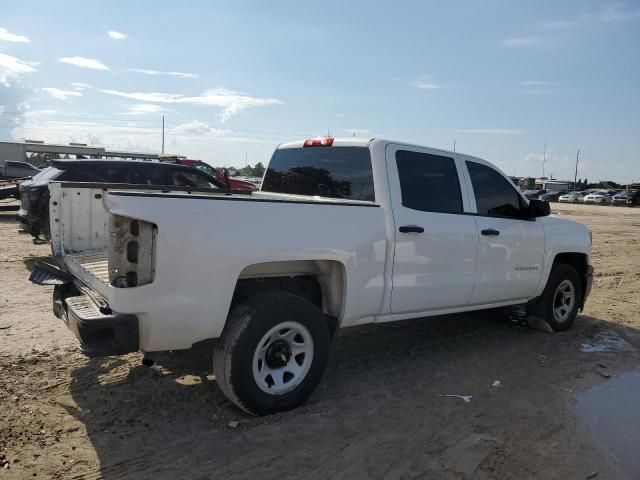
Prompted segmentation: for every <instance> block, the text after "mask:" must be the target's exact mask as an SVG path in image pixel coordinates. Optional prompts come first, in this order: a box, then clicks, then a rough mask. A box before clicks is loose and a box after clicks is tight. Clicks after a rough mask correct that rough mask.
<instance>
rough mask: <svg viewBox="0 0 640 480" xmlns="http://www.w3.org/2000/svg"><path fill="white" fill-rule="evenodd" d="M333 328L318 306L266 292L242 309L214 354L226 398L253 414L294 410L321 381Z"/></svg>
mask: <svg viewBox="0 0 640 480" xmlns="http://www.w3.org/2000/svg"><path fill="white" fill-rule="evenodd" d="M329 343H330V342H329V328H328V325H327V322H326V320H325V318H324V316H323V314H322V312H321V311H320V309H319V308H318V307H316V306H315V305H314V304H313V303H311V302H310V301H309V300H307V299H305V298H302V297H299V296H297V295H293V294H291V293H288V292H282V291H272V292H265V293H262V294H259V295H256V296H255V297H252V298H250V299H249V300H247V301H246V302H244V303H242V304H240V305H238V306H237V307H236V308H235V309H234V310H233V312H232V313H231V315H230V316H229V319H228V320H227V325H226V326H225V328H224V331H223V332H222V336H221V338H220V343H219V345H218V347H217V349H216V351H215V353H214V357H213V364H214V371H215V374H216V381H217V383H218V385H219V386H220V389H221V390H222V392H223V393H224V394H225V396H226V397H227V398H228V399H229V400H231V401H232V402H233V403H235V404H236V405H237V406H238V407H240V408H241V409H243V410H244V411H246V412H247V413H250V414H252V415H268V414H271V413H276V412H281V411H285V410H291V409H292V408H295V407H297V406H299V405H300V404H302V403H303V402H304V401H305V400H306V399H307V398H308V397H309V395H311V393H312V392H313V391H314V390H315V388H316V386H317V385H318V383H319V382H320V379H321V378H322V374H323V373H324V370H325V367H326V364H327V359H328V356H329Z"/></svg>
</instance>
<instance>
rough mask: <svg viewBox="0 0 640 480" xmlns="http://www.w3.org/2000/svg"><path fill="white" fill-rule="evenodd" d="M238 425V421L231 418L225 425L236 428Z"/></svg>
mask: <svg viewBox="0 0 640 480" xmlns="http://www.w3.org/2000/svg"><path fill="white" fill-rule="evenodd" d="M238 425H240V422H238V421H237V420H231V421H230V422H229V423H227V427H229V428H237V427H238Z"/></svg>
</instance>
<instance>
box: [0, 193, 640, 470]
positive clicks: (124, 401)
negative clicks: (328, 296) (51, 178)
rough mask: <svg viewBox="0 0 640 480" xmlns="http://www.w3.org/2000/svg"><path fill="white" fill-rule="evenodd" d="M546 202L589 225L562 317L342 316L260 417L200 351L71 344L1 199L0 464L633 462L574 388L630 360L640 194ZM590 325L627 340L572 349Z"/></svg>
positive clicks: (541, 465) (639, 269)
mask: <svg viewBox="0 0 640 480" xmlns="http://www.w3.org/2000/svg"><path fill="white" fill-rule="evenodd" d="M552 208H553V210H554V212H556V213H559V214H560V215H562V216H565V217H567V218H572V219H576V220H578V221H581V222H584V223H586V224H588V225H589V226H590V227H591V228H592V229H593V241H594V249H593V252H594V259H593V261H594V264H595V268H596V277H595V282H594V289H593V292H592V295H591V297H590V298H589V300H588V303H587V307H586V309H585V311H584V312H583V314H582V315H580V316H579V317H578V320H577V322H576V324H575V326H574V328H573V329H572V330H570V331H568V332H564V333H560V334H545V333H541V332H537V331H533V330H531V329H529V328H527V327H526V326H523V325H521V324H520V323H518V322H514V321H512V320H509V319H506V318H504V317H503V316H499V315H496V314H492V313H484V314H474V315H455V316H448V317H439V318H431V319H425V320H415V321H410V322H397V323H393V324H380V325H374V326H366V327H358V328H352V329H346V330H343V331H342V332H341V333H340V336H339V338H338V339H337V341H336V343H335V344H334V346H333V351H332V357H331V362H330V365H329V368H328V370H327V373H326V375H325V377H324V380H323V382H322V384H321V385H320V387H319V388H318V390H317V391H316V392H315V393H314V395H313V396H312V397H311V398H310V400H309V401H308V402H307V403H306V404H305V405H304V406H302V407H301V408H298V409H297V410H295V411H292V412H288V413H284V414H278V415H273V416H269V417H264V418H252V417H248V416H247V415H245V414H243V413H242V412H240V411H239V410H238V409H237V408H235V407H234V406H233V405H231V404H230V403H229V402H228V401H227V400H226V399H225V398H224V397H223V395H222V394H221V393H220V391H219V390H218V388H217V386H216V383H215V375H214V373H213V371H212V362H211V358H210V352H207V351H198V352H188V353H184V352H175V353H167V354H163V355H160V356H159V357H157V358H156V360H157V363H156V365H155V366H153V367H151V368H149V367H144V366H142V365H141V362H140V361H141V355H140V354H131V355H127V356H123V357H109V358H103V359H93V360H89V359H86V358H84V357H83V356H82V355H80V354H79V353H78V352H77V350H76V341H75V338H74V337H73V335H72V334H71V333H70V332H69V331H68V330H67V329H66V328H65V327H64V326H63V324H62V322H61V321H59V320H58V319H56V318H55V317H54V316H53V314H52V313H51V289H50V288H46V287H38V286H35V285H32V284H30V283H29V281H28V276H29V270H30V269H31V268H32V265H33V262H34V261H37V260H39V259H42V258H46V257H47V256H48V255H49V253H50V250H49V247H48V246H46V245H44V246H35V245H33V244H32V242H31V239H30V237H28V236H25V235H18V233H17V225H16V223H15V222H14V220H13V214H10V213H0V278H1V279H2V282H0V479H5V478H6V479H25V478H60V479H67V478H73V479H97V478H105V479H124V478H136V479H147V478H148V479H175V478H181V479H183V478H184V479H187V478H189V479H191V478H193V479H220V478H263V479H267V478H318V479H327V478H342V479H357V478H385V479H386V478H389V479H413V478H421V479H467V478H474V479H489V478H491V479H494V478H495V479H519V480H522V479H582V478H598V479H618V478H634V475H633V472H632V473H631V474H630V473H629V471H628V470H625V468H624V465H621V464H620V462H619V460H618V458H617V457H616V456H615V455H614V454H613V453H612V452H611V451H610V450H609V449H608V447H607V445H606V444H604V443H603V442H602V441H601V440H600V439H599V438H597V436H595V435H594V434H593V433H592V432H591V431H590V430H589V428H588V427H587V426H586V425H585V424H584V423H583V420H582V419H581V418H580V417H579V416H578V415H577V414H576V412H575V405H576V399H577V396H579V395H580V392H582V391H584V390H585V389H588V388H589V387H590V386H592V385H596V384H600V383H603V382H608V381H611V379H612V378H614V377H615V376H616V375H619V374H621V373H623V372H629V371H638V370H640V353H638V350H637V349H640V209H630V208H618V207H595V206H583V205H566V206H565V205H557V204H554V205H553V207H552ZM176 321H179V319H177V320H176ZM603 331H612V332H615V333H617V334H618V335H619V336H620V337H621V338H623V339H624V340H626V341H627V342H628V344H629V345H630V346H631V347H632V348H629V349H628V350H630V351H624V352H615V353H606V352H595V353H585V352H582V351H581V350H580V346H581V344H582V343H584V342H585V341H589V340H590V339H593V338H594V336H595V335H597V334H598V333H600V332H603ZM496 380H499V381H500V386H492V384H493V383H494V382H495V381H496ZM442 395H467V396H471V397H472V398H470V399H469V400H470V401H469V402H468V403H467V402H465V401H464V400H463V399H462V398H458V397H449V396H442ZM236 422H237V423H236ZM635 478H638V477H637V476H636V477H635Z"/></svg>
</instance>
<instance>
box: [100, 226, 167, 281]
mask: <svg viewBox="0 0 640 480" xmlns="http://www.w3.org/2000/svg"><path fill="white" fill-rule="evenodd" d="M156 232H157V228H156V226H155V225H154V224H153V223H149V222H145V221H142V220H136V219H135V218H129V217H123V216H121V215H111V224H110V228H109V234H110V235H109V241H108V243H109V246H108V250H109V257H108V258H109V283H111V285H113V286H114V287H117V288H130V287H137V286H141V285H146V284H148V283H151V282H153V279H154V276H155V244H156Z"/></svg>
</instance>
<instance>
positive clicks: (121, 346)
mask: <svg viewBox="0 0 640 480" xmlns="http://www.w3.org/2000/svg"><path fill="white" fill-rule="evenodd" d="M56 300H57V299H56V298H55V294H54V305H55V302H56ZM57 306H58V310H59V312H60V315H61V318H62V319H63V320H64V321H65V323H66V324H67V326H68V327H69V330H71V331H72V332H73V333H74V335H75V336H76V338H77V339H78V340H79V341H80V350H81V351H82V353H84V354H85V355H87V356H89V357H105V356H109V355H123V354H125V353H130V352H137V351H138V349H139V333H138V318H137V317H136V316H135V315H131V314H123V313H116V312H111V311H110V310H109V309H104V308H103V309H100V308H99V307H98V306H97V305H95V303H94V302H93V301H92V300H91V298H90V297H89V296H87V295H80V296H74V297H67V298H66V299H64V304H58V305H57ZM55 309H56V306H54V310H55Z"/></svg>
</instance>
